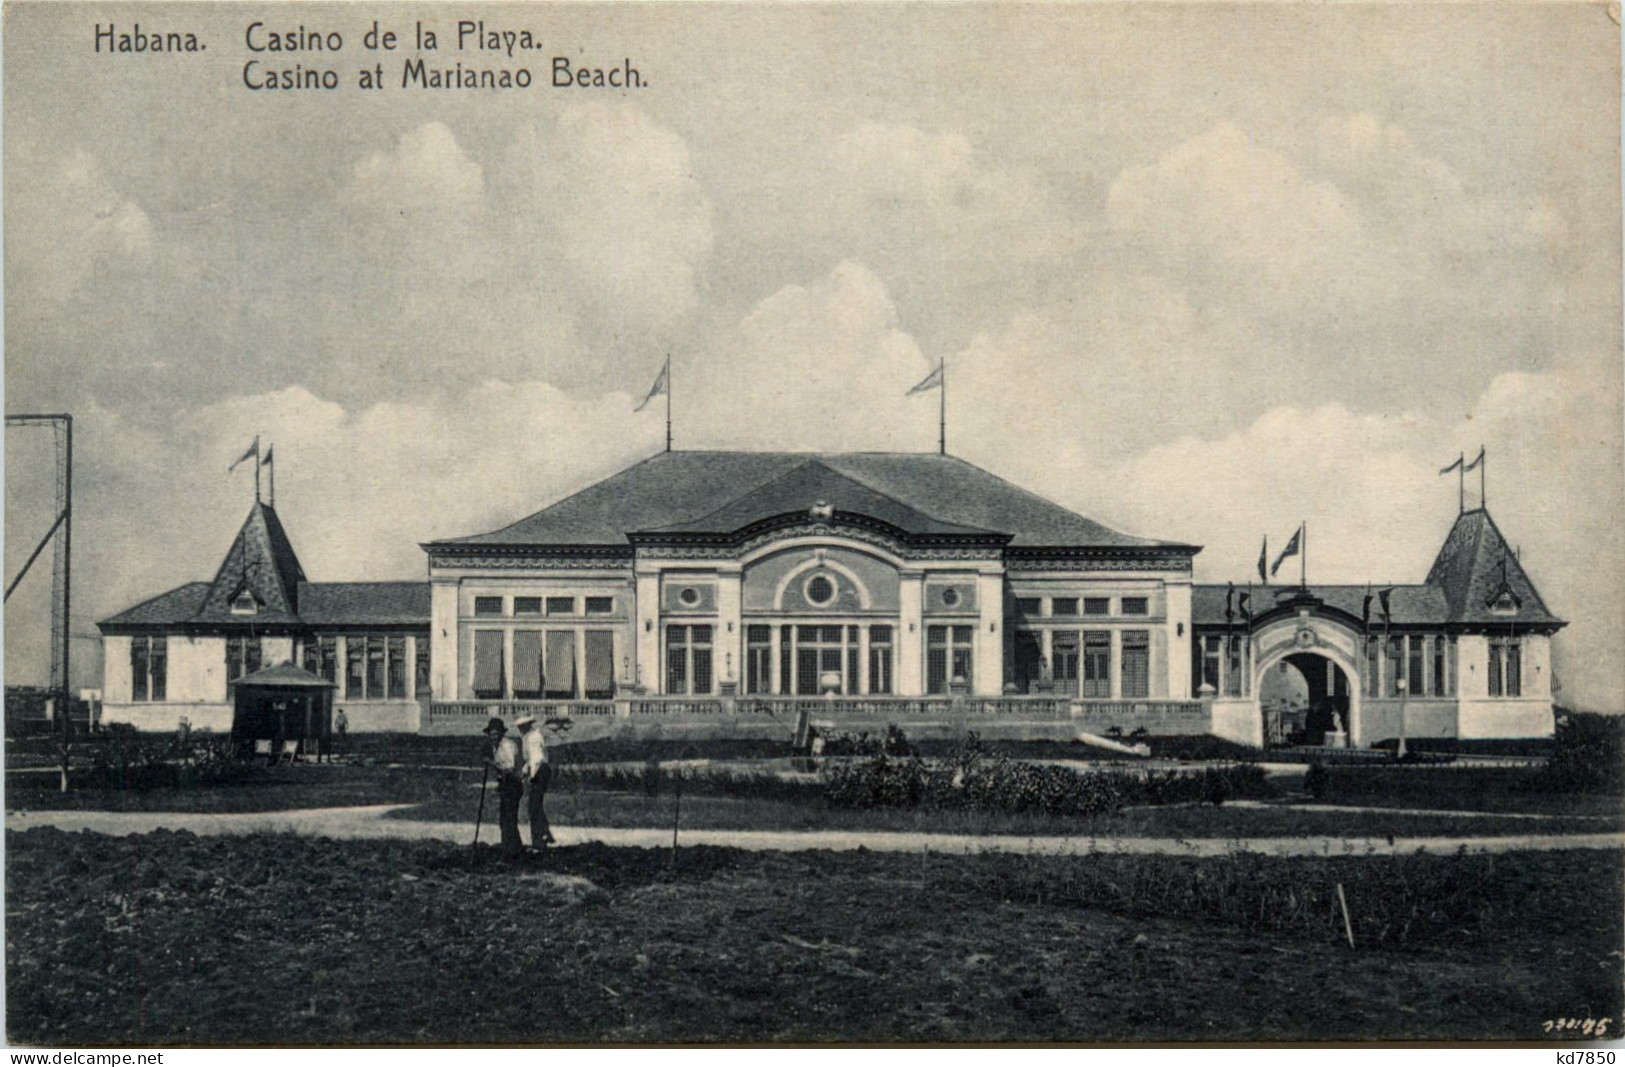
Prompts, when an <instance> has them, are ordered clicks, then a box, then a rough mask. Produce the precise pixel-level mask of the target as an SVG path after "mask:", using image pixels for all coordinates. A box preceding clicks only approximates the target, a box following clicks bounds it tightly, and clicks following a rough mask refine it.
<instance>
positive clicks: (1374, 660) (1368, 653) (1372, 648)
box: [1365, 638, 1382, 697]
mask: <svg viewBox="0 0 1625 1067" xmlns="http://www.w3.org/2000/svg"><path fill="white" fill-rule="evenodd" d="M1365 695H1366V696H1369V697H1376V696H1381V695H1382V659H1381V657H1379V656H1378V655H1377V642H1376V639H1375V638H1367V639H1366V643H1365Z"/></svg>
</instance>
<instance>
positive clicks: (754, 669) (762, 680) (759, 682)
mask: <svg viewBox="0 0 1625 1067" xmlns="http://www.w3.org/2000/svg"><path fill="white" fill-rule="evenodd" d="M772 685H773V627H771V626H747V627H746V628H745V692H747V693H751V694H762V693H767V692H769V691H771V689H772Z"/></svg>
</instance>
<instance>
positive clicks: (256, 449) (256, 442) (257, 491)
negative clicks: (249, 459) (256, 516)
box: [254, 434, 260, 504]
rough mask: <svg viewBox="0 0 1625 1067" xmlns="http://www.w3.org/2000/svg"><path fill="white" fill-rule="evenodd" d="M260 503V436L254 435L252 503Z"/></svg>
mask: <svg viewBox="0 0 1625 1067" xmlns="http://www.w3.org/2000/svg"><path fill="white" fill-rule="evenodd" d="M259 502H260V435H259V434H255V435H254V503H256V504H258V503H259Z"/></svg>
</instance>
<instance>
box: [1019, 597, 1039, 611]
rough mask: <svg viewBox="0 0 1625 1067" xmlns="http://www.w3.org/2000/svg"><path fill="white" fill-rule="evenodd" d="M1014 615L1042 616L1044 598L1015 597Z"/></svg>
mask: <svg viewBox="0 0 1625 1067" xmlns="http://www.w3.org/2000/svg"><path fill="white" fill-rule="evenodd" d="M1016 614H1018V615H1033V616H1037V615H1042V614H1044V598H1043V597H1037V596H1018V597H1016Z"/></svg>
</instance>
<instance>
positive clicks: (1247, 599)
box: [1236, 586, 1253, 625]
mask: <svg viewBox="0 0 1625 1067" xmlns="http://www.w3.org/2000/svg"><path fill="white" fill-rule="evenodd" d="M1236 606H1237V607H1239V608H1240V609H1241V617H1242V618H1243V619H1246V620H1247V623H1248V625H1251V624H1252V621H1253V590H1252V586H1248V587H1247V591H1246V592H1245V593H1243V594H1241V595H1240V596H1238V597H1237V598H1236Z"/></svg>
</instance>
